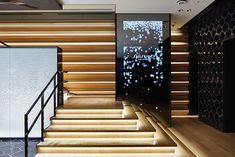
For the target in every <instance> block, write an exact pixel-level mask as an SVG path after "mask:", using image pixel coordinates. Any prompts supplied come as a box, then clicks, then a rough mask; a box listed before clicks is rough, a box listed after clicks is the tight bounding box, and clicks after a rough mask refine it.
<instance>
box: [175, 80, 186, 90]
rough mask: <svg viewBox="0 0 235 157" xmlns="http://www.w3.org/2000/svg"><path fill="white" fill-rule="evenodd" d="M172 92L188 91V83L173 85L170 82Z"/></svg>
mask: <svg viewBox="0 0 235 157" xmlns="http://www.w3.org/2000/svg"><path fill="white" fill-rule="evenodd" d="M171 90H172V91H188V82H187V83H174V82H171Z"/></svg>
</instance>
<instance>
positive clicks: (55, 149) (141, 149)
mask: <svg viewBox="0 0 235 157" xmlns="http://www.w3.org/2000/svg"><path fill="white" fill-rule="evenodd" d="M37 151H38V153H58V154H59V153H61V154H62V153H63V154H64V153H71V154H72V153H74V154H76V153H80V154H83V153H90V154H92V153H95V154H106V153H111V154H112V153H127V154H129V153H144V154H148V153H174V152H175V147H168V146H166V147H161V146H156V145H151V146H145V145H143V146H128V145H123V146H110V145H108V146H107V145H100V146H99V145H97V146H73V147H72V146H62V145H61V146H54V145H52V146H48V145H40V144H39V145H38V147H37Z"/></svg>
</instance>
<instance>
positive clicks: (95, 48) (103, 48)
mask: <svg viewBox="0 0 235 157" xmlns="http://www.w3.org/2000/svg"><path fill="white" fill-rule="evenodd" d="M60 48H62V50H63V52H64V53H66V52H114V51H115V45H79V46H74V45H70V46H64V45H63V46H60Z"/></svg>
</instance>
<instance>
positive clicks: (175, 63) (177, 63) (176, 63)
mask: <svg viewBox="0 0 235 157" xmlns="http://www.w3.org/2000/svg"><path fill="white" fill-rule="evenodd" d="M171 64H173V65H180V64H189V62H171Z"/></svg>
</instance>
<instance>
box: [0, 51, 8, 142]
mask: <svg viewBox="0 0 235 157" xmlns="http://www.w3.org/2000/svg"><path fill="white" fill-rule="evenodd" d="M0 69H1V70H0V71H1V75H0V137H4V136H6V137H8V136H10V132H9V129H10V119H9V116H10V94H9V87H10V82H9V80H10V53H8V52H6V51H4V50H3V49H0Z"/></svg>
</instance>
